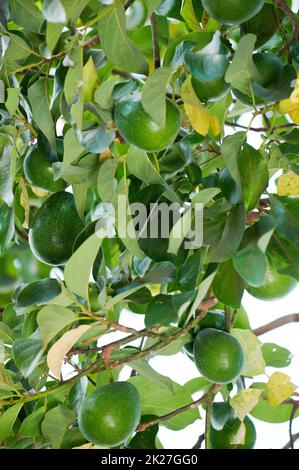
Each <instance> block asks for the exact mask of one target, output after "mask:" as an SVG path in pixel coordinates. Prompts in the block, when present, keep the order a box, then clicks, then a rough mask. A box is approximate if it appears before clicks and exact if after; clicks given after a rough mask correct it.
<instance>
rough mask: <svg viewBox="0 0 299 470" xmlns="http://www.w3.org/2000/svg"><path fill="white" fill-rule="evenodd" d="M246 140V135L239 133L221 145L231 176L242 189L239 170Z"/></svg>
mask: <svg viewBox="0 0 299 470" xmlns="http://www.w3.org/2000/svg"><path fill="white" fill-rule="evenodd" d="M245 138H246V134H245V133H244V132H237V133H236V134H233V135H229V136H227V137H225V138H224V139H223V142H222V145H221V155H222V157H223V159H224V161H225V163H226V165H227V168H228V170H229V172H230V174H231V176H232V177H233V179H234V180H235V181H236V183H237V184H238V185H239V187H240V188H241V175H240V170H239V154H240V151H241V148H242V146H243V142H244V140H245Z"/></svg>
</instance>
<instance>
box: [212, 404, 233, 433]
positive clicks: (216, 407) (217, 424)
mask: <svg viewBox="0 0 299 470" xmlns="http://www.w3.org/2000/svg"><path fill="white" fill-rule="evenodd" d="M232 418H234V412H233V409H232V407H231V406H230V405H229V404H228V403H226V402H224V403H221V402H220V403H217V402H216V403H213V405H212V412H211V424H212V426H213V428H214V429H216V431H221V430H222V429H223V427H224V426H225V424H226V423H227V422H228V421H229V420H230V419H232Z"/></svg>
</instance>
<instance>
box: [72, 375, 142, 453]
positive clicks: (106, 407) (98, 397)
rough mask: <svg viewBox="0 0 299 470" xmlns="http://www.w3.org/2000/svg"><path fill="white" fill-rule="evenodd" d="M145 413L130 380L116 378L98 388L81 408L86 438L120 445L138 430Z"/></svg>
mask: <svg viewBox="0 0 299 470" xmlns="http://www.w3.org/2000/svg"><path fill="white" fill-rule="evenodd" d="M140 416H141V406H140V396H139V393H138V391H137V389H136V387H135V386H134V385H132V384H131V383H129V382H115V383H112V384H109V385H104V386H103V387H99V388H97V389H96V390H94V391H93V392H92V393H90V394H89V395H87V397H86V398H85V399H84V401H83V403H82V405H81V408H80V411H79V420H78V423H79V429H80V431H81V432H82V434H83V435H84V436H85V438H86V439H87V440H88V441H89V442H92V443H93V444H96V445H98V446H103V447H116V446H118V445H120V444H122V443H123V442H124V441H126V440H127V439H128V438H129V437H130V436H131V435H132V434H133V433H134V431H135V429H136V427H137V425H138V423H139V421H140Z"/></svg>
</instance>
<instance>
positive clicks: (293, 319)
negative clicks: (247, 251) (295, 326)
mask: <svg viewBox="0 0 299 470" xmlns="http://www.w3.org/2000/svg"><path fill="white" fill-rule="evenodd" d="M297 322H299V313H291V314H290V315H286V316H285V317H280V318H277V320H274V321H272V322H270V323H267V324H266V325H263V326H260V327H259V328H257V329H256V330H254V331H253V333H254V334H255V335H256V336H261V335H264V334H265V333H268V331H272V330H275V329H276V328H280V327H281V326H283V325H287V324H288V323H297Z"/></svg>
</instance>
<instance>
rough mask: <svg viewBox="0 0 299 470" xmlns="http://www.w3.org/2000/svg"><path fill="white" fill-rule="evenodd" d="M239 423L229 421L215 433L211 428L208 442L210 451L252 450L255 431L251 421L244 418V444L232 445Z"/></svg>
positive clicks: (237, 421) (235, 420)
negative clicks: (209, 442)
mask: <svg viewBox="0 0 299 470" xmlns="http://www.w3.org/2000/svg"><path fill="white" fill-rule="evenodd" d="M240 425H241V421H240V420H239V419H237V418H235V419H233V420H230V421H229V422H228V423H226V424H225V425H224V427H223V429H221V431H217V430H216V429H214V428H213V427H212V426H211V433H210V441H211V449H253V448H254V446H255V441H256V430H255V426H254V424H253V422H252V421H251V419H250V418H249V417H248V416H246V417H245V419H244V425H245V428H246V435H245V442H244V444H235V445H234V444H232V443H231V442H232V440H233V438H234V436H235V435H236V433H237V432H238V430H239V428H240Z"/></svg>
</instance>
